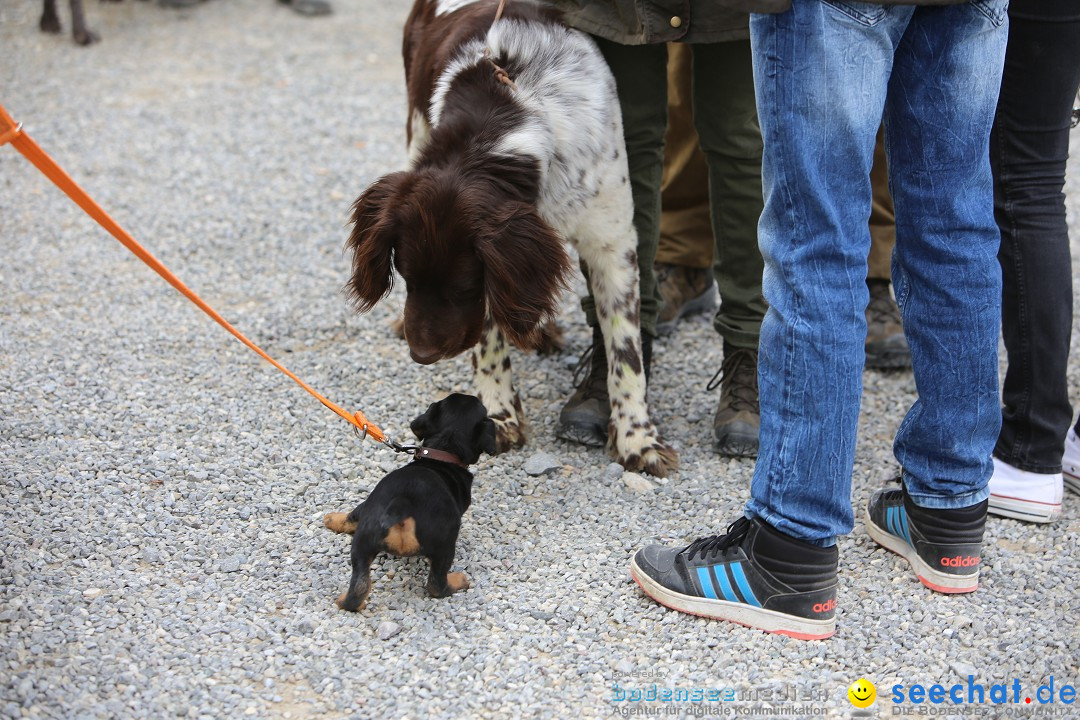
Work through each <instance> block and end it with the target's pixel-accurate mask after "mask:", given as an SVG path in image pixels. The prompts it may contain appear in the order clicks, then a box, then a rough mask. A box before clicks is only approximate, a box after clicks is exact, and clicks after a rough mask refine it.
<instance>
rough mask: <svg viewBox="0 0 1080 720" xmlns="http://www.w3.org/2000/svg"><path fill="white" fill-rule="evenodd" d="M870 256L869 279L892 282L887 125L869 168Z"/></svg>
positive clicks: (893, 238) (880, 131)
mask: <svg viewBox="0 0 1080 720" xmlns="http://www.w3.org/2000/svg"><path fill="white" fill-rule="evenodd" d="M870 188H871V191H872V192H873V204H872V205H871V207H870V255H869V257H868V258H867V272H866V277H867V278H868V279H870V280H884V281H885V282H892V268H891V266H892V253H893V248H894V247H896V212H895V210H894V208H893V201H892V194H891V193H890V192H889V161H888V157H887V156H886V154H885V126H884V125H882V126H881V127H880V128H878V134H877V138H876V139H875V140H874V164H873V166H872V167H871V168H870Z"/></svg>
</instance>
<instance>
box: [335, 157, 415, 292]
mask: <svg viewBox="0 0 1080 720" xmlns="http://www.w3.org/2000/svg"><path fill="white" fill-rule="evenodd" d="M407 176H408V173H405V172H397V173H393V174H391V175H387V176H385V177H382V178H380V179H379V180H377V181H376V182H375V184H374V185H372V186H371V187H369V188H368V189H367V190H365V191H364V193H363V194H362V195H361V196H360V197H359V198H357V200H356V202H355V203H353V216H352V221H353V230H352V234H350V235H349V239H348V241H346V243H345V247H346V249H348V250H352V253H353V258H352V277H351V278H350V279H349V283H348V285H347V286H346V289H347V290H348V294H349V298H350V299H351V300H352V301H353V302H354V303H355V304H356V309H357V310H358V311H359V312H367V311H368V310H370V309H371V308H373V307H375V305H376V303H378V302H379V301H380V300H382V299H383V298H384V297H386V295H387V293H389V292H390V288H391V287H393V284H394V267H393V260H394V241H395V240H396V235H397V233H396V232H395V223H394V215H393V208H394V206H395V205H396V204H397V203H396V202H395V200H396V199H397V198H398V197H399V196H400V193H401V192H402V190H403V189H404V188H405V185H406V182H407Z"/></svg>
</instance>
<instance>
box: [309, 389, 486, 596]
mask: <svg viewBox="0 0 1080 720" xmlns="http://www.w3.org/2000/svg"><path fill="white" fill-rule="evenodd" d="M410 427H411V428H412V431H413V433H414V434H415V435H416V436H417V437H418V438H420V440H421V445H420V447H419V448H417V450H416V453H415V454H416V459H415V460H413V461H412V462H410V463H409V464H408V465H406V466H405V467H402V468H398V469H397V470H394V471H392V472H390V473H389V474H388V475H386V477H384V478H383V479H382V480H380V481H379V484H378V485H376V486H375V489H374V490H372V491H371V493H370V494H369V495H368V496H367V499H366V500H364V502H362V503H360V504H359V505H357V506H356V509H354V510H353V511H352V512H351V513H349V514H348V515H346V514H345V513H341V512H338V513H330V514H328V515H326V516H325V517H324V518H323V524H324V525H326V527H328V528H329V529H331V530H333V531H334V532H340V533H352V534H353V541H352V558H351V559H352V568H353V571H352V579H351V580H349V588H348V590H346V591H345V592H344V593H342V594H341V595H340V596H339V597H338V599H337V605H338V607H340V608H341V609H342V610H349V611H352V612H356V611H358V610H363V609H364V605H365V604H366V603H367V597H368V593H370V592H371V563H372V562H373V561H374V560H375V557H376V556H377V555H378V554H379V553H381V552H387V553H390V554H391V555H396V556H398V557H409V556H413V555H423V556H425V557H426V558H428V560H429V561H430V562H431V571H430V573H429V574H428V581H427V591H428V594H430V595H431V596H432V597H447V596H448V595H452V594H453V593H456V592H458V591H459V590H465V589H466V588H468V587H469V580H468V578H466V577H465V574H464V573H459V572H458V573H452V572H450V566H451V565H452V564H453V562H454V553H455V550H456V547H457V538H458V531H459V530H460V528H461V516H462V515H463V514H464V513H465V510H467V509H468V507H469V503H470V502H471V499H472V481H473V475H472V473H471V472H469V469H468V466H469V465H471V464H472V463H475V462H476V461H477V460H478V459H479V458H480V453H482V452H486V453H488V454H489V455H493V454H494V453H495V424H494V423H493V422H492V421H491V420H490V419H489V418H488V416H487V409H486V408H484V406H483V404H482V403H481V402H480V401H479V400H478V399H477V398H475V397H473V396H472V395H462V394H460V393H454V394H453V395H450V396H448V397H446V398H444V399H442V400H440V401H439V402H436V403H432V404H431V406H430V407H428V409H427V412H425V413H424V414H423V415H421V416H419V417H418V418H416V419H415V420H413V421H412V424H411V425H410Z"/></svg>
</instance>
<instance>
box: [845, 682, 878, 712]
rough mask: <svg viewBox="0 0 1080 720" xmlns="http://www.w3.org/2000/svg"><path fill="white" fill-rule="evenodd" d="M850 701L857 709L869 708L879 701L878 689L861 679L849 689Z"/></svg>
mask: <svg viewBox="0 0 1080 720" xmlns="http://www.w3.org/2000/svg"><path fill="white" fill-rule="evenodd" d="M847 697H848V700H850V701H851V704H852V705H854V706H855V707H857V708H868V707H870V706H871V705H873V704H874V701H875V700H877V688H876V687H874V683H872V682H870V681H869V680H867V679H866V678H859V679H858V680H856V681H855V682H853V683H851V687H849V688H848V689H847Z"/></svg>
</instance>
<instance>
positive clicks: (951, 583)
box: [865, 0, 1007, 593]
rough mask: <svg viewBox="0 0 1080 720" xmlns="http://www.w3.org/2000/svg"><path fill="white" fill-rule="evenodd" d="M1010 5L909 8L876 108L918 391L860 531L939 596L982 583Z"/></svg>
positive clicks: (992, 436) (995, 419)
mask: <svg viewBox="0 0 1080 720" xmlns="http://www.w3.org/2000/svg"><path fill="white" fill-rule="evenodd" d="M1006 6H1007V2H1006V0H984V1H982V2H979V3H966V4H963V5H949V6H945V7H920V8H918V9H916V10H915V11H914V15H913V16H912V19H911V23H910V25H909V26H908V28H907V31H906V32H905V33H904V36H903V38H902V39H901V41H900V44H899V45H898V47H897V50H896V54H895V58H894V62H893V73H892V76H891V78H890V82H889V95H888V102H887V103H886V107H885V138H886V143H887V146H888V152H889V171H890V181H891V182H890V185H891V187H892V193H893V202H894V203H895V205H896V250H895V252H894V253H893V271H892V277H893V283H894V285H895V287H896V297H897V301H898V302H899V304H900V310H901V313H902V314H903V318H904V331H905V333H906V334H907V338H908V345H909V346H910V347H911V362H912V370H913V372H914V374H915V385H916V387H917V388H918V390H919V397H918V399H917V400H916V401H915V404H914V405H913V406H912V407H911V409H910V410H909V411H908V414H907V416H906V417H905V418H904V420H903V421H902V422H901V423H900V428H899V429H898V430H897V433H896V441H895V443H894V445H893V452H894V454H895V455H896V458H897V460H898V461H899V462H900V467H901V468H902V485H901V486H900V487H899V488H885V489H882V490H879V491H878V492H876V493H875V494H874V495H873V496H872V497H871V498H870V501H869V502H868V503H867V506H866V515H865V517H866V528H867V532H868V533H869V534H870V537H871V538H873V539H874V540H875V541H876V542H877V543H878V544H879V545H881V546H882V547H884V548H886V549H888V550H891V551H892V552H895V553H897V554H899V555H901V556H902V557H903V558H904V559H906V560H907V561H908V563H909V564H910V565H911V567H912V569H913V570H914V571H915V574H916V575H917V576H918V578H919V580H920V581H921V582H922V583H923V584H924V585H926V586H927V587H929V588H931V589H933V590H936V591H938V592H944V593H964V592H971V591H973V590H976V589H977V588H978V586H979V564H980V562H981V552H982V539H983V530H984V528H985V526H986V507H987V502H986V497H987V496H988V495H989V490H988V489H987V487H986V484H987V480H988V479H989V477H990V472H991V469H992V463H991V460H990V453H991V451H992V450H993V446H994V442H995V441H996V440H997V435H998V431H999V430H1000V428H1001V412H1000V410H999V409H998V408H999V406H998V392H997V391H998V378H997V365H998V358H997V330H998V322H999V321H1000V312H1001V269H1000V267H999V266H998V263H997V248H998V246H999V244H1000V235H999V233H998V230H997V225H996V223H995V222H994V217H993V183H992V179H991V174H990V153H989V141H990V127H991V124H992V121H993V114H994V107H995V105H996V104H997V96H998V89H999V87H1000V84H1001V65H1002V63H1003V61H1004V53H1005V40H1006V26H1007V17H1006V14H1005V8H1006ZM943 188H948V191H947V192H943Z"/></svg>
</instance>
